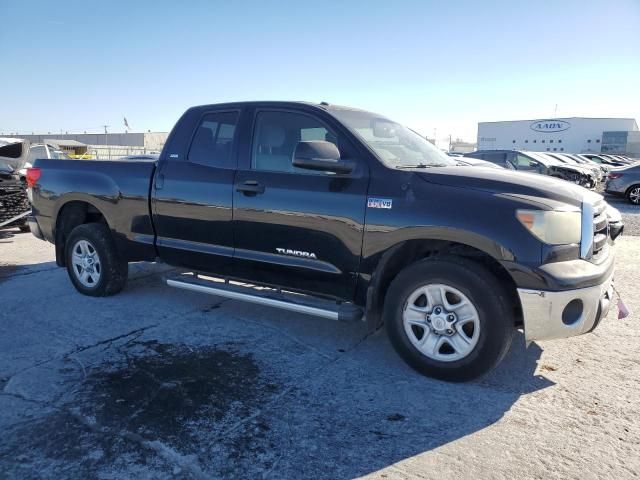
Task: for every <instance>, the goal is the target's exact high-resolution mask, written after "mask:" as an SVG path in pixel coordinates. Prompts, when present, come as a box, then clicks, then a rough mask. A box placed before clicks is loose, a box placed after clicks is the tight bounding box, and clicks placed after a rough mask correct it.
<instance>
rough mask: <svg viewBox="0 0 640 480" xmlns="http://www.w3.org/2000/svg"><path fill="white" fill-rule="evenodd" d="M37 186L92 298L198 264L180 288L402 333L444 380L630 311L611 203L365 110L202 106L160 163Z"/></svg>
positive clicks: (39, 220) (34, 219)
mask: <svg viewBox="0 0 640 480" xmlns="http://www.w3.org/2000/svg"><path fill="white" fill-rule="evenodd" d="M27 180H28V184H29V187H30V190H31V191H30V194H31V197H32V203H33V215H32V216H31V217H30V227H31V230H32V232H33V233H34V234H35V235H36V236H37V237H38V238H41V239H45V240H48V241H49V242H53V243H55V246H56V261H57V263H58V265H59V266H61V267H64V266H66V268H67V270H68V273H69V277H70V278H71V282H72V283H73V285H74V286H75V287H76V289H77V290H78V291H80V292H81V293H83V294H86V295H94V296H104V295H113V294H115V293H117V292H118V291H120V290H121V289H122V288H123V287H124V285H125V282H126V278H127V263H128V262H134V261H144V260H148V261H157V260H161V261H163V262H166V263H167V264H170V265H174V266H178V267H182V269H183V270H184V273H182V274H176V275H174V276H173V277H170V278H169V279H168V280H167V282H168V283H169V285H172V286H176V287H180V288H185V289H189V290H194V291H200V292H205V293H210V294H214V295H219V296H224V297H229V298H233V299H239V300H245V301H251V302H255V303H259V304H262V305H268V306H273V307H279V308H283V309H288V310H291V311H295V312H300V313H304V314H310V315H316V316H319V317H325V318H330V319H335V320H342V321H358V320H362V321H364V323H366V325H367V326H368V328H370V329H371V330H375V329H377V328H378V327H380V326H381V325H383V324H384V325H385V327H386V330H387V332H388V335H389V338H390V339H391V342H392V343H393V345H394V347H395V348H396V350H397V351H398V353H399V354H400V355H401V356H402V357H403V358H404V359H405V360H406V361H407V362H408V363H409V364H410V365H411V366H412V367H414V368H415V369H417V370H418V371H420V372H422V373H424V374H427V375H431V376H434V377H437V378H441V379H446V380H453V381H463V380H467V379H471V378H474V377H477V376H478V375H481V374H483V373H485V372H487V371H489V370H490V369H491V368H492V367H494V366H495V365H496V364H497V363H498V362H499V361H500V360H501V359H502V358H503V356H504V355H505V353H506V352H507V350H508V349H509V346H510V344H511V340H512V337H513V334H514V331H515V330H516V329H517V328H522V329H524V332H525V338H526V340H527V341H532V340H544V339H551V338H561V337H569V336H573V335H579V334H583V333H587V332H590V331H591V330H593V329H594V328H595V327H596V326H597V324H598V322H599V321H600V320H601V319H602V318H603V317H605V316H606V315H607V312H608V310H609V305H610V303H611V300H612V286H613V284H612V281H613V270H614V250H613V248H612V246H611V244H612V243H613V238H612V235H611V233H610V232H611V229H610V226H609V222H608V217H607V209H608V205H607V204H606V203H605V202H604V201H603V199H602V197H601V196H600V195H598V194H595V193H593V192H590V191H589V190H587V189H584V188H582V187H579V186H577V185H572V184H569V183H568V182H565V181H562V180H557V179H553V178H548V177H543V176H540V175H535V174H529V173H519V172H512V171H507V170H504V171H503V170H498V169H488V168H480V167H468V166H460V165H458V164H457V163H456V161H455V160H454V159H452V158H449V157H448V156H446V155H445V154H443V153H441V152H440V151H439V150H437V149H436V148H435V147H434V146H433V145H431V144H430V143H429V142H427V141H426V140H425V139H423V138H422V137H420V136H419V135H417V134H415V133H414V132H413V131H411V130H410V129H408V128H406V127H403V126H402V125H400V124H398V123H395V122H393V121H391V120H389V119H387V118H385V117H382V116H380V115H376V114H373V113H369V112H366V111H362V110H356V109H352V108H345V107H339V106H333V105H329V104H326V103H321V104H310V103H295V102H243V103H228V104H220V105H207V106H200V107H194V108H191V109H189V110H188V111H187V112H186V113H185V114H184V115H183V116H182V117H181V118H180V120H179V121H178V123H177V124H176V126H175V127H174V128H173V130H172V132H171V134H170V135H169V137H168V139H167V143H166V145H165V147H164V149H163V151H162V154H161V155H160V158H159V159H158V160H157V161H99V160H96V161H88V160H37V161H36V162H35V166H34V168H32V169H30V170H29V172H28V176H27ZM618 230H619V229H618ZM616 231H617V230H616Z"/></svg>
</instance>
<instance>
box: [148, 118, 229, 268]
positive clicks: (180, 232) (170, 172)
mask: <svg viewBox="0 0 640 480" xmlns="http://www.w3.org/2000/svg"><path fill="white" fill-rule="evenodd" d="M239 118H240V110H213V111H206V112H203V113H202V114H201V116H200V118H198V119H197V120H196V121H195V122H194V123H193V124H192V125H195V128H192V129H191V132H189V133H190V134H189V135H187V136H186V140H185V143H187V147H188V148H186V149H184V150H179V149H177V150H176V153H172V152H173V150H172V151H170V152H168V154H167V155H166V158H163V159H162V161H161V162H160V164H159V166H158V171H157V172H156V175H155V180H154V184H153V185H152V203H153V205H152V207H153V213H154V217H153V221H154V225H155V228H156V235H157V238H156V246H157V249H158V252H159V254H160V256H161V257H162V258H163V260H165V261H166V262H167V263H169V264H172V265H178V266H183V267H188V268H193V269H196V270H200V271H207V272H212V273H217V274H220V275H228V274H229V273H230V272H231V263H232V261H233V224H232V219H233V210H232V202H233V182H234V176H235V172H236V166H237V137H238V135H237V128H236V127H237V125H238V122H239Z"/></svg>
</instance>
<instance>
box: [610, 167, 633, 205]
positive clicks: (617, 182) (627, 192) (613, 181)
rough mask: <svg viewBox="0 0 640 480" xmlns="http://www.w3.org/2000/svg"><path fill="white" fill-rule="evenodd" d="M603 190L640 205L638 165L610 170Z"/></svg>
mask: <svg viewBox="0 0 640 480" xmlns="http://www.w3.org/2000/svg"><path fill="white" fill-rule="evenodd" d="M604 191H605V192H607V193H610V194H612V195H618V196H624V197H626V198H627V200H629V202H630V203H632V204H634V205H640V165H631V166H629V167H623V168H616V169H615V170H611V172H609V178H608V179H607V184H606V185H605V187H604Z"/></svg>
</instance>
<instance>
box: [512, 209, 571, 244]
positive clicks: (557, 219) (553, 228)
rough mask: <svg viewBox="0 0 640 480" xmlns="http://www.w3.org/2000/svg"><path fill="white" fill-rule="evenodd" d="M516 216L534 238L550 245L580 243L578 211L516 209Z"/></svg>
mask: <svg viewBox="0 0 640 480" xmlns="http://www.w3.org/2000/svg"><path fill="white" fill-rule="evenodd" d="M516 217H517V218H518V220H520V223H522V225H524V227H525V228H526V229H527V230H529V231H530V232H531V233H532V234H533V235H534V236H535V237H536V238H538V239H539V240H541V241H543V242H544V243H549V244H551V245H566V244H569V243H580V237H581V234H582V225H581V221H582V214H581V213H580V211H578V210H575V211H568V212H566V211H559V210H518V211H517V212H516Z"/></svg>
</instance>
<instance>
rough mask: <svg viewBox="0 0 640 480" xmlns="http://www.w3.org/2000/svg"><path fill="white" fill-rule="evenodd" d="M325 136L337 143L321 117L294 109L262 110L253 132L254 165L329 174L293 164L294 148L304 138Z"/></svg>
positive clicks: (325, 138) (278, 169)
mask: <svg viewBox="0 0 640 480" xmlns="http://www.w3.org/2000/svg"><path fill="white" fill-rule="evenodd" d="M310 140H324V141H327V142H331V143H333V144H335V145H336V146H337V144H338V142H337V139H336V136H335V135H334V134H333V133H332V132H330V131H329V130H328V129H327V128H326V127H325V126H324V125H322V123H320V121H319V120H317V119H315V118H313V117H311V116H309V115H303V114H300V113H293V112H277V111H273V112H258V114H257V116H256V122H255V128H254V132H253V147H252V152H251V168H252V169H254V170H266V171H272V172H287V173H304V174H307V175H325V173H324V172H319V171H312V170H305V169H301V168H296V167H294V166H293V163H292V162H293V152H294V150H295V148H296V145H297V144H298V142H300V141H310Z"/></svg>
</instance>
